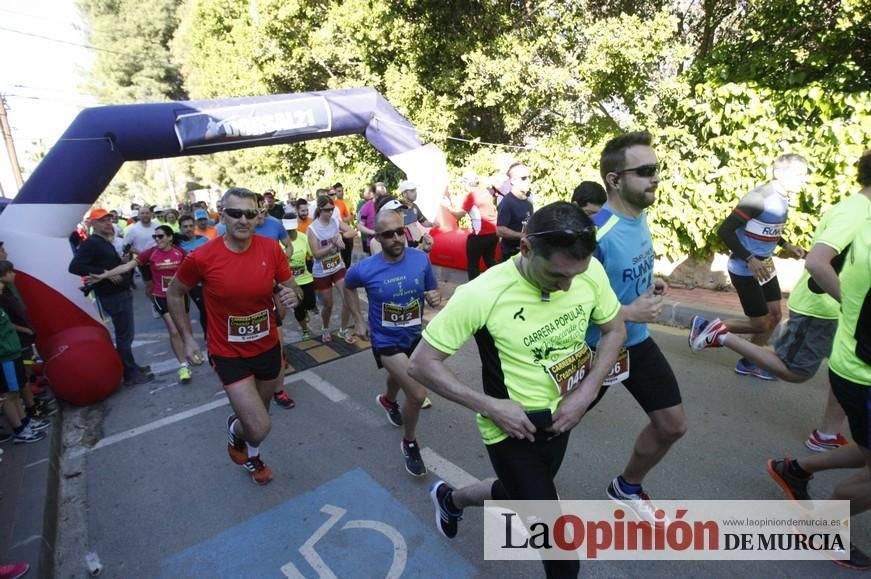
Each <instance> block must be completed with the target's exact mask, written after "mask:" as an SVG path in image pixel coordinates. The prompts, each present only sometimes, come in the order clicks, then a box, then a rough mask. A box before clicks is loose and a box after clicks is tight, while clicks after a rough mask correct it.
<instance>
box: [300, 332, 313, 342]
mask: <svg viewBox="0 0 871 579" xmlns="http://www.w3.org/2000/svg"><path fill="white" fill-rule="evenodd" d="M302 339H303V341H305V340H311V339H312V333H311V331H310V330H303V331H302Z"/></svg>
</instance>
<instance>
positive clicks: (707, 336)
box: [688, 316, 729, 352]
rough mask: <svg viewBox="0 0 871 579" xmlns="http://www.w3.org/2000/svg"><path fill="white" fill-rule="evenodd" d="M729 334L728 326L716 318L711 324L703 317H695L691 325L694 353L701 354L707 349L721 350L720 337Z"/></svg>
mask: <svg viewBox="0 0 871 579" xmlns="http://www.w3.org/2000/svg"><path fill="white" fill-rule="evenodd" d="M728 333H729V328H727V327H726V324H724V323H723V322H721V321H720V318H715V319H713V320H711V321H710V322H709V321H707V320H706V319H705V318H703V317H701V316H693V321H692V323H691V324H690V335H689V340H688V341H689V344H690V349H691V350H692V351H693V352H701V351H702V350H704V349H705V348H721V347H722V344H720V339H719V338H720V336H723V335H726V334H728Z"/></svg>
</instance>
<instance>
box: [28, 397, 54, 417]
mask: <svg viewBox="0 0 871 579" xmlns="http://www.w3.org/2000/svg"><path fill="white" fill-rule="evenodd" d="M55 414H57V408H54V407H52V406H50V405H49V404H46V402H45V401H44V400H36V401H34V403H33V407H32V408H31V409H29V410H28V411H27V415H28V416H29V417H31V418H38V419H40V420H44V419H46V418H48V417H49V416H54V415H55Z"/></svg>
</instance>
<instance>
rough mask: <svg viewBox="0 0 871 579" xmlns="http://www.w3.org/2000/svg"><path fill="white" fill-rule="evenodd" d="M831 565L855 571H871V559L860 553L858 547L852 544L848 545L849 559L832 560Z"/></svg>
mask: <svg viewBox="0 0 871 579" xmlns="http://www.w3.org/2000/svg"><path fill="white" fill-rule="evenodd" d="M832 563H834V564H835V565H839V566H841V567H846V568H847V569H853V570H855V571H867V570H868V569H871V557H868V555H866V554H865V553H864V552H862V550H861V549H859V547H857V546H855V545H853V544H851V545H850V558H849V559H832Z"/></svg>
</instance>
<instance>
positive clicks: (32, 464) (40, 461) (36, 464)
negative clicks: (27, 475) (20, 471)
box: [24, 458, 48, 468]
mask: <svg viewBox="0 0 871 579" xmlns="http://www.w3.org/2000/svg"><path fill="white" fill-rule="evenodd" d="M44 462H48V459H47V458H41V459H39V460H37V461H34V462H31V463H30V464H26V465H24V468H30V467H32V466H39V465H40V464H42V463H44Z"/></svg>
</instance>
